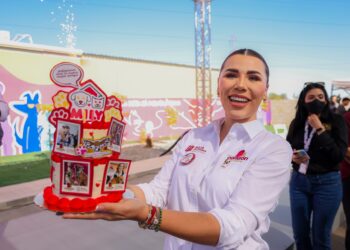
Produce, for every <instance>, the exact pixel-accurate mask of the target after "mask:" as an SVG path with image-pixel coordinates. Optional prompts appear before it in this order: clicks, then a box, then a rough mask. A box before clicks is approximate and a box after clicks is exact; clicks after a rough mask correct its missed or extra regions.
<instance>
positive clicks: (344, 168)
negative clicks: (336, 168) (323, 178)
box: [340, 112, 350, 250]
mask: <svg viewBox="0 0 350 250" xmlns="http://www.w3.org/2000/svg"><path fill="white" fill-rule="evenodd" d="M344 119H345V122H346V126H347V128H348V131H350V112H346V113H345V114H344ZM349 142H350V133H349V134H348V143H349ZM340 172H341V176H342V182H343V209H344V213H345V219H346V234H345V249H346V250H350V145H349V144H348V148H347V150H346V154H345V158H344V160H343V161H342V162H341V164H340Z"/></svg>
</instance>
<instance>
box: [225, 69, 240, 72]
mask: <svg viewBox="0 0 350 250" xmlns="http://www.w3.org/2000/svg"><path fill="white" fill-rule="evenodd" d="M225 72H231V73H238V72H239V71H238V69H226V70H225Z"/></svg>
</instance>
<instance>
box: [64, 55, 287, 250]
mask: <svg viewBox="0 0 350 250" xmlns="http://www.w3.org/2000/svg"><path fill="white" fill-rule="evenodd" d="M268 78H269V69H268V66H267V64H266V62H265V60H264V59H263V57H262V56H261V55H259V54H258V53H257V52H255V51H253V50H248V49H242V50H237V51H235V52H233V53H231V54H230V55H229V56H228V57H227V58H226V59H225V61H224V63H223V65H222V67H221V71H220V75H219V79H218V89H217V91H218V95H219V97H220V100H221V103H222V106H223V108H224V111H225V117H224V118H222V119H220V120H217V121H214V122H213V123H211V124H210V125H208V126H206V127H203V128H197V129H193V130H191V131H190V132H188V133H187V134H186V135H185V136H184V138H183V139H182V140H181V141H180V142H179V144H178V145H177V147H176V149H175V151H174V153H173V156H172V159H170V160H169V161H168V162H167V163H166V164H165V165H164V166H163V168H162V169H161V171H160V172H159V173H158V175H157V176H156V177H155V178H154V179H153V181H151V182H150V183H148V184H141V185H138V186H132V187H130V186H129V188H130V189H132V190H133V192H134V193H135V196H136V199H132V200H123V201H122V202H119V203H117V204H110V203H105V204H102V205H100V206H98V208H97V212H96V213H92V214H83V215H78V214H77V215H74V214H70V215H64V217H65V218H84V219H106V220H122V219H131V220H136V221H139V225H140V226H141V227H142V228H148V229H155V230H156V231H158V230H161V231H163V232H165V233H168V234H169V236H168V237H167V238H166V240H165V245H164V249H167V250H168V249H268V245H267V244H266V242H265V241H264V240H263V239H262V238H261V234H263V233H265V232H267V231H268V228H269V218H268V214H269V213H270V212H271V211H272V210H273V209H274V208H275V206H276V203H277V200H278V197H279V195H280V193H281V191H282V190H283V188H284V187H285V186H286V185H287V183H288V181H289V178H290V170H289V166H290V160H291V155H292V150H291V148H290V146H289V144H288V143H287V142H286V141H285V140H283V139H282V138H281V137H279V136H276V135H273V134H271V133H269V132H268V131H266V130H265V129H264V127H263V125H262V124H261V123H260V122H258V121H257V118H256V117H257V110H258V107H259V105H260V103H261V101H262V100H263V98H265V97H266V94H267V88H268ZM147 204H149V205H147Z"/></svg>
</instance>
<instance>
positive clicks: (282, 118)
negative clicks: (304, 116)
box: [271, 100, 297, 127]
mask: <svg viewBox="0 0 350 250" xmlns="http://www.w3.org/2000/svg"><path fill="white" fill-rule="evenodd" d="M296 104H297V100H271V111H272V124H286V125H287V127H289V124H290V122H291V121H292V120H293V118H294V116H295V106H296Z"/></svg>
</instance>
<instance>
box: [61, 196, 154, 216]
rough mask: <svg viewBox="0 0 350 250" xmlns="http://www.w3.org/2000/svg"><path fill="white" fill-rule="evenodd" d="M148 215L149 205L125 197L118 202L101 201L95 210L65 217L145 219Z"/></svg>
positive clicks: (68, 214)
mask: <svg viewBox="0 0 350 250" xmlns="http://www.w3.org/2000/svg"><path fill="white" fill-rule="evenodd" d="M147 215H148V205H147V204H146V203H144V202H143V201H140V200H138V199H125V200H124V199H123V200H121V201H119V202H118V203H101V204H99V205H98V206H97V207H96V210H95V211H94V212H88V213H65V214H64V215H63V218H64V219H87V220H97V219H103V220H109V221H118V220H136V221H145V220H146V218H147Z"/></svg>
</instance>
